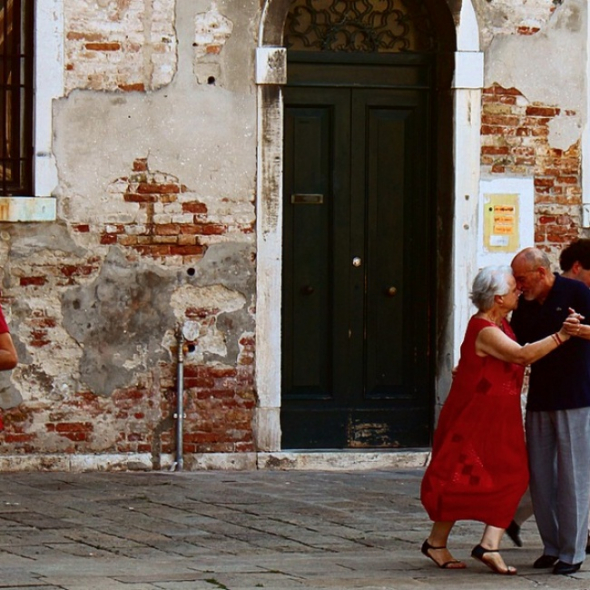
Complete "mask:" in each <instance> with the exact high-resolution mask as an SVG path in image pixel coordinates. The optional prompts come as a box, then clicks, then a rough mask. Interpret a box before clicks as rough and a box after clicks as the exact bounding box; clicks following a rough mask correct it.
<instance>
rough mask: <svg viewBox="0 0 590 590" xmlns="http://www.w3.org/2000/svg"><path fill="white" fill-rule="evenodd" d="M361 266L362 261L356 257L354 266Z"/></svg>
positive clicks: (353, 260)
mask: <svg viewBox="0 0 590 590" xmlns="http://www.w3.org/2000/svg"><path fill="white" fill-rule="evenodd" d="M360 265H361V259H360V258H359V257H358V256H355V257H354V258H353V259H352V266H360Z"/></svg>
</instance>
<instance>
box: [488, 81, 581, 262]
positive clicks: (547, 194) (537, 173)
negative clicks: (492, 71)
mask: <svg viewBox="0 0 590 590" xmlns="http://www.w3.org/2000/svg"><path fill="white" fill-rule="evenodd" d="M482 100H483V104H482V126H481V133H482V148H481V163H482V172H483V173H484V174H487V175H489V176H491V177H494V176H505V175H509V176H519V177H529V178H533V179H534V186H535V243H536V244H537V245H538V246H539V247H540V248H542V249H544V250H546V251H547V252H550V253H553V254H555V253H556V252H559V250H561V248H562V247H563V245H564V244H565V243H569V242H570V241H572V240H573V239H576V238H577V237H579V236H580V233H581V204H582V188H581V154H580V141H577V142H576V143H574V144H573V145H571V146H570V147H568V148H567V149H560V148H557V147H552V146H551V144H550V141H549V129H550V125H551V123H552V122H553V121H554V120H555V118H556V117H561V116H565V117H568V116H574V115H575V113H572V112H569V111H565V112H563V113H562V110H561V109H560V108H559V107H557V106H549V105H543V104H538V103H533V104H530V103H529V102H528V101H527V100H526V99H525V98H524V97H523V95H522V94H521V93H520V92H519V91H518V90H517V89H515V88H502V87H501V86H498V85H494V86H492V87H490V88H486V89H485V90H484V93H483V99H482Z"/></svg>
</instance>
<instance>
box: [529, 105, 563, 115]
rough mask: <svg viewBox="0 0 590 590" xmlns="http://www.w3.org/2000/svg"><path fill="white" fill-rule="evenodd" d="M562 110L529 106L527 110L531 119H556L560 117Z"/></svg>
mask: <svg viewBox="0 0 590 590" xmlns="http://www.w3.org/2000/svg"><path fill="white" fill-rule="evenodd" d="M560 111H561V109H559V108H557V107H540V106H528V107H527V108H526V114H527V115H528V116H529V117H551V118H552V117H556V116H557V115H559V113H560Z"/></svg>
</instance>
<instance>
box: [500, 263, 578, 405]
mask: <svg viewBox="0 0 590 590" xmlns="http://www.w3.org/2000/svg"><path fill="white" fill-rule="evenodd" d="M570 307H571V308H573V309H575V310H576V311H577V312H578V313H581V314H582V315H583V316H584V318H585V319H584V320H582V323H584V324H589V323H590V289H589V288H588V287H587V286H586V285H585V284H584V283H582V282H581V281H576V280H573V279H566V278H564V277H562V276H560V275H558V274H556V275H555V283H554V284H553V287H552V288H551V291H549V295H548V296H547V299H546V300H545V301H544V302H543V304H540V303H539V302H538V301H525V300H524V299H523V298H522V297H521V298H520V300H519V302H518V308H517V309H515V310H514V311H513V312H512V319H511V321H510V324H511V326H512V329H513V330H514V333H515V334H516V339H517V340H518V342H519V343H520V344H526V343H527V342H535V341H537V340H540V339H542V338H545V337H546V336H549V335H550V334H554V333H555V332H558V331H559V329H560V328H561V325H562V324H563V321H564V320H565V318H566V317H567V316H568V315H569V313H568V309H569V308H570ZM589 406H590V340H583V339H582V338H575V337H573V338H570V339H569V340H568V341H567V342H565V343H564V344H562V345H561V346H559V347H558V348H557V349H556V350H554V351H552V352H550V353H549V354H548V355H547V356H545V357H543V358H542V359H539V360H538V361H536V362H534V363H533V364H532V365H531V375H530V381H529V392H528V399H527V410H530V411H533V412H535V411H537V412H538V411H543V412H550V411H554V410H570V409H574V408H584V407H589Z"/></svg>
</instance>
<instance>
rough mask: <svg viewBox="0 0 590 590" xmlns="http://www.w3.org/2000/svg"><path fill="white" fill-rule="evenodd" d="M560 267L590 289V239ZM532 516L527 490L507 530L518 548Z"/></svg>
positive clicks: (577, 243)
mask: <svg viewBox="0 0 590 590" xmlns="http://www.w3.org/2000/svg"><path fill="white" fill-rule="evenodd" d="M559 267H560V268H561V276H562V277H567V278H568V279H576V280H577V281H582V283H584V284H585V285H586V286H587V287H590V239H587V238H580V239H578V240H574V241H573V242H571V243H570V244H568V245H567V246H566V247H565V248H564V249H563V250H562V251H561V254H560V255H559ZM532 515H533V505H532V501H531V496H530V493H529V492H528V490H527V493H526V494H525V495H524V496H523V498H522V500H521V502H520V504H519V505H518V509H517V510H516V514H515V515H514V519H513V520H512V522H511V523H510V525H509V526H508V528H507V529H506V533H507V534H508V536H509V537H510V538H511V539H512V542H513V543H514V544H515V545H516V546H517V547H522V539H521V537H520V528H521V526H522V524H523V523H524V522H525V521H526V520H528V519H529V518H530V517H531V516H532ZM586 554H590V525H589V526H588V540H587V542H586Z"/></svg>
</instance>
